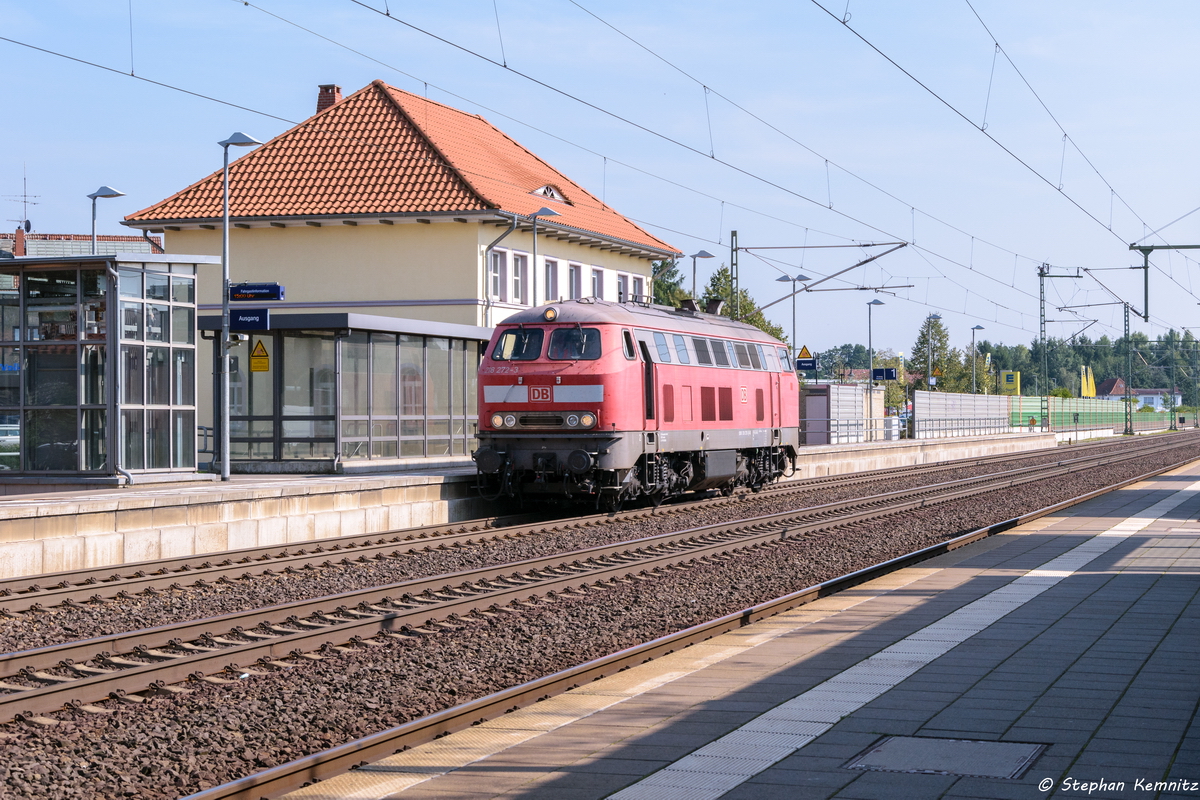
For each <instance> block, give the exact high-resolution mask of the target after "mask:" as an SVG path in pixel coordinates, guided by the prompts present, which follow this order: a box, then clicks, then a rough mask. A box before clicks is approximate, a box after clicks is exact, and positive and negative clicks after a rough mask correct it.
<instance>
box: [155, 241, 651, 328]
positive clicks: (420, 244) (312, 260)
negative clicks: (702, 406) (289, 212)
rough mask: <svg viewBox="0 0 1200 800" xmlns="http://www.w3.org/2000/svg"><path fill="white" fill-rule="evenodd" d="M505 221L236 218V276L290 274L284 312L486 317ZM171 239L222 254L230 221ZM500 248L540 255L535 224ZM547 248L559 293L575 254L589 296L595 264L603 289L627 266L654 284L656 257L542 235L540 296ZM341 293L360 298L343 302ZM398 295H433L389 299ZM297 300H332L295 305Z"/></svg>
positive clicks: (206, 279) (208, 276) (170, 247)
mask: <svg viewBox="0 0 1200 800" xmlns="http://www.w3.org/2000/svg"><path fill="white" fill-rule="evenodd" d="M503 231H504V228H502V227H497V226H494V225H481V224H479V223H474V222H468V223H451V222H447V223H441V222H435V223H432V224H429V225H424V224H420V223H416V224H413V223H405V224H396V225H378V224H366V223H364V224H361V225H357V226H351V225H340V224H338V225H332V224H328V225H323V226H321V227H319V228H317V227H311V226H307V225H292V226H289V227H286V228H233V229H231V230H230V233H229V263H230V280H231V281H232V282H233V283H242V282H270V281H275V282H277V283H280V284H282V285H283V286H285V287H286V289H287V294H286V300H285V301H284V302H282V303H268V304H267V305H269V306H270V307H271V308H272V309H273V310H277V311H278V312H280V313H286V312H288V311H291V312H293V313H298V312H302V311H307V312H311V313H319V312H330V313H332V312H347V311H348V312H356V313H362V314H377V315H380V316H388V317H400V318H406V319H419V320H432V321H438V322H454V323H459V324H463V325H485V324H486V322H485V309H484V306H483V304H482V302H481V298H482V297H483V293H484V287H485V279H486V276H485V272H484V252H485V250H486V248H487V246H488V245H489V244H490V243H491V242H493V241H495V239H496V238H497V237H498V236H499V235H500V234H501V233H503ZM164 244H165V248H166V250H167V252H168V253H196V254H202V255H218V256H219V255H220V254H221V231H220V230H182V231H167V232H166V241H165V243H164ZM496 249H497V250H500V251H505V252H507V253H509V258H510V262H509V263H510V264H511V256H512V254H513V253H518V254H523V255H526V256H527V257H528V256H531V254H532V249H533V237H532V234H531V233H530V232H529V231H514V232H513V233H512V234H510V235H509V236H507V237H506V238H505V239H504V240H502V241H501V242H500V243H499V244H498V245H497V246H496ZM548 258H549V259H554V260H556V261H558V262H559V269H560V272H561V273H562V274H563V276H564V277H561V278H560V292H559V294H560V295H565V294H566V290H565V286H564V285H563V283H562V281H565V272H566V268H567V265H568V264H580V265H582V266H583V267H584V280H583V295H584V296H588V295H590V294H591V288H590V287H591V283H590V270H591V269H593V268H595V267H600V268H602V269H603V270H604V280H605V287H604V296H605V297H606V298H608V299H616V297H617V274H618V273H625V274H628V275H639V276H641V277H642V278H643V279H644V280H645V281H646V287H647V288H646V291H647V292H648V291H650V289H649V286H650V273H651V266H650V264H651V262H649V261H647V260H645V259H640V258H632V257H630V256H626V255H621V254H619V253H614V252H612V251H607V250H600V249H598V248H594V247H588V246H585V245H581V244H576V243H572V242H564V241H558V240H555V239H552V238H546V237H544V236H542V235H539V236H538V262H539V266H538V268H537V269H536V270H534V272H535V274H536V285H537V291H538V300H539V302H545V285H544V283H545V270H544V266H542V265H544V263H545V259H548ZM214 273H217V270H216V269H215V268H213V269H210V270H208V271H207V272H206V273H203V274H202V275H201V278H200V281H199V287H198V293H199V298H198V301H199V303H200V305H209V306H215V305H219V304H220V302H221V281H220V275H219V274H214ZM510 277H511V275H510ZM551 299H552V300H557V299H558V298H557V297H554V298H551ZM438 300H458V301H464V300H465V301H468V302H469V304H461V303H459V304H438V303H436V301H438ZM339 301H341V302H345V303H353V304H354V305H339ZM389 301H392V302H395V301H424V302H418V303H416V304H412V305H408V304H391V305H389ZM471 301H480V302H471ZM373 302H379V305H373V304H372V303H373ZM297 303H304V304H309V303H321V304H323V305H322V306H321V307H316V308H314V307H311V306H307V305H305V306H301V307H296V306H295V305H294V304H297ZM362 303H367V305H361V304H362ZM520 307H521V306H517V305H515V304H497V305H496V306H495V307H494V309H493V313H492V318H491V323H492V324H495V323H497V322H499V321H501V320H502V319H503V318H504V317H506V316H508V315H509V314H511V313H513V311H515V310H516V309H518V308H520Z"/></svg>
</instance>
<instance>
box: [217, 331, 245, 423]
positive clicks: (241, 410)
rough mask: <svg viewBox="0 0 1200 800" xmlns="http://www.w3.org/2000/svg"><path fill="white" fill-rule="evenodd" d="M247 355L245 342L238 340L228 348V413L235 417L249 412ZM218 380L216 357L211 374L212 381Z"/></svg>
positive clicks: (219, 376)
mask: <svg viewBox="0 0 1200 800" xmlns="http://www.w3.org/2000/svg"><path fill="white" fill-rule="evenodd" d="M249 355H250V348H249V347H247V346H246V343H245V342H239V343H238V344H235V345H233V346H232V347H230V348H229V356H230V357H229V361H230V366H229V413H230V415H232V416H235V417H244V416H246V415H247V414H249V413H250V407H249V403H250V392H249V386H248V379H249V373H248V372H247V371H246V370H248V369H249V368H250V362H249V360H248V359H247V357H248V356H249ZM220 380H221V375H220V363H219V359H218V365H217V374H216V375H214V376H213V381H220ZM218 391H219V390H218ZM229 433H230V435H234V428H233V426H230V428H229Z"/></svg>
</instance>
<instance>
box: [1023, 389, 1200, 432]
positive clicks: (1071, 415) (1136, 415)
mask: <svg viewBox="0 0 1200 800" xmlns="http://www.w3.org/2000/svg"><path fill="white" fill-rule="evenodd" d="M1049 399H1050V419H1049V420H1048V424H1049V426H1050V430H1052V431H1072V430H1081V431H1083V430H1100V429H1105V428H1111V429H1113V430H1115V431H1116V432H1117V433H1123V432H1124V431H1125V406H1124V405H1123V404H1122V403H1119V402H1113V401H1111V400H1096V399H1093V398H1090V397H1076V398H1065V397H1051V398H1049ZM1009 413H1010V416H1011V418H1012V424H1013V427H1015V428H1028V427H1030V420H1031V419H1032V420H1034V423H1035V424H1034V425H1033V426H1032V427H1035V428H1041V427H1043V422H1042V419H1041V417H1042V398H1040V397H1014V398H1012V403H1011V405H1010V406H1009ZM1171 417H1172V414H1171V413H1170V412H1167V411H1137V410H1135V411H1134V412H1133V429H1134V430H1135V431H1146V430H1162V429H1164V428H1169V427H1171ZM1194 424H1195V420H1194V419H1192V415H1188V416H1187V418H1186V421H1185V422H1184V423H1183V425H1186V426H1192V425H1194ZM1181 427H1182V425H1181Z"/></svg>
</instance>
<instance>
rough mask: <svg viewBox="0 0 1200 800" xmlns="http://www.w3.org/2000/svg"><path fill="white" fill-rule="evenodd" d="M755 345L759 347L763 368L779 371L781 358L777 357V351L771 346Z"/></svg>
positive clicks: (769, 370)
mask: <svg viewBox="0 0 1200 800" xmlns="http://www.w3.org/2000/svg"><path fill="white" fill-rule="evenodd" d="M754 346H755V347H757V348H758V356H759V358H761V359H762V365H763V369H765V370H767V371H768V372H779V360H778V359H776V358H775V351H774V350H772V349H771V348H770V347H763V346H762V345H761V344H756V345H754Z"/></svg>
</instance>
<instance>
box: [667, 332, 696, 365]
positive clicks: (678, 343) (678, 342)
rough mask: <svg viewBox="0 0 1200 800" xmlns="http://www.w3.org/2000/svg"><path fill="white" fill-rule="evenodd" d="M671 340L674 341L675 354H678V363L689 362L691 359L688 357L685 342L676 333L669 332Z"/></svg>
mask: <svg viewBox="0 0 1200 800" xmlns="http://www.w3.org/2000/svg"><path fill="white" fill-rule="evenodd" d="M671 340H672V341H673V342H674V343H675V355H677V356H679V363H680V364H690V363H692V360H691V359H690V358H688V351H687V342H685V341H684V340H683V337H682V336H680V335H679V334H677V333H674V334H671Z"/></svg>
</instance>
